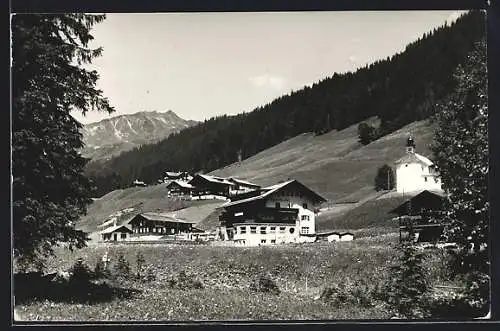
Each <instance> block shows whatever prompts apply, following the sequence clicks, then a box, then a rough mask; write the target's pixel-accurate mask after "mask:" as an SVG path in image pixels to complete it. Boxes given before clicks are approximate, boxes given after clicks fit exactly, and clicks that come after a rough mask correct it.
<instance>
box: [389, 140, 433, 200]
mask: <svg viewBox="0 0 500 331" xmlns="http://www.w3.org/2000/svg"><path fill="white" fill-rule="evenodd" d="M395 163H396V191H397V192H399V193H405V192H415V191H422V190H429V191H442V189H441V178H440V177H439V173H438V172H437V170H436V167H435V166H434V164H433V163H432V161H431V160H429V159H428V158H426V157H425V156H422V155H420V154H417V153H416V152H415V142H414V141H413V138H412V137H411V136H410V137H409V138H408V140H407V142H406V153H405V155H404V156H403V157H402V158H400V159H399V160H397V161H396V162H395Z"/></svg>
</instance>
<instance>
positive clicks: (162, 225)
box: [128, 213, 195, 235]
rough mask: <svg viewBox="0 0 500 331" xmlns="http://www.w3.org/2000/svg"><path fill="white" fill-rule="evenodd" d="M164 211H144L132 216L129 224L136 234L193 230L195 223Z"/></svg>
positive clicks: (176, 232)
mask: <svg viewBox="0 0 500 331" xmlns="http://www.w3.org/2000/svg"><path fill="white" fill-rule="evenodd" d="M194 223H195V222H193V221H189V220H181V219H178V218H174V217H171V216H169V215H167V214H164V213H142V214H138V215H136V216H135V217H134V218H132V219H131V220H130V221H129V222H128V224H130V225H131V227H132V232H133V233H136V234H156V235H158V234H181V233H188V232H189V233H190V232H193V224H194Z"/></svg>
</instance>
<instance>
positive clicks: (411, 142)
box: [406, 135, 415, 153]
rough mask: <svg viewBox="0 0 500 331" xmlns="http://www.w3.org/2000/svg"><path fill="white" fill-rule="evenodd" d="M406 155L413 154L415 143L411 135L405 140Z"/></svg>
mask: <svg viewBox="0 0 500 331" xmlns="http://www.w3.org/2000/svg"><path fill="white" fill-rule="evenodd" d="M406 153H415V141H414V140H413V137H412V136H411V135H410V136H409V137H408V139H407V140H406Z"/></svg>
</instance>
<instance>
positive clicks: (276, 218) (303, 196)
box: [219, 180, 326, 245]
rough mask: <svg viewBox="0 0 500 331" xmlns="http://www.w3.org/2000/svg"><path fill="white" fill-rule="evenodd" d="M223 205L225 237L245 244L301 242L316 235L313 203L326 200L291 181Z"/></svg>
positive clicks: (220, 231) (222, 224) (251, 193)
mask: <svg viewBox="0 0 500 331" xmlns="http://www.w3.org/2000/svg"><path fill="white" fill-rule="evenodd" d="M247 196H248V197H246V198H241V196H239V197H238V199H234V200H233V201H231V202H229V203H226V204H224V205H223V206H221V207H220V209H222V210H223V211H222V213H221V215H220V217H219V221H220V228H219V233H220V236H221V239H223V240H233V241H236V242H240V243H242V244H245V245H260V244H277V243H285V242H298V241H299V240H298V238H299V236H301V235H313V234H315V219H314V217H315V214H314V211H313V210H314V209H313V206H315V205H317V204H319V203H322V202H324V201H326V200H325V199H324V198H323V197H321V196H320V195H319V194H317V193H315V192H314V191H312V190H311V189H309V188H307V187H306V186H305V185H303V184H301V183H300V182H298V181H296V180H289V181H286V182H283V183H279V184H276V185H273V186H269V187H265V188H261V189H259V190H256V191H255V192H249V193H248V194H247Z"/></svg>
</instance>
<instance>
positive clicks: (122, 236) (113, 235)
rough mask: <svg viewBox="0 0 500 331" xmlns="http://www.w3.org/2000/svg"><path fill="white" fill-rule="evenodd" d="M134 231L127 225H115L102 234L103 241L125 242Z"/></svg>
mask: <svg viewBox="0 0 500 331" xmlns="http://www.w3.org/2000/svg"><path fill="white" fill-rule="evenodd" d="M132 233H133V231H132V230H131V229H129V228H128V227H127V226H125V225H113V226H110V227H109V228H106V229H104V230H102V231H101V232H100V235H101V239H102V241H124V240H127V239H128V238H129V236H130V234H132Z"/></svg>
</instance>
